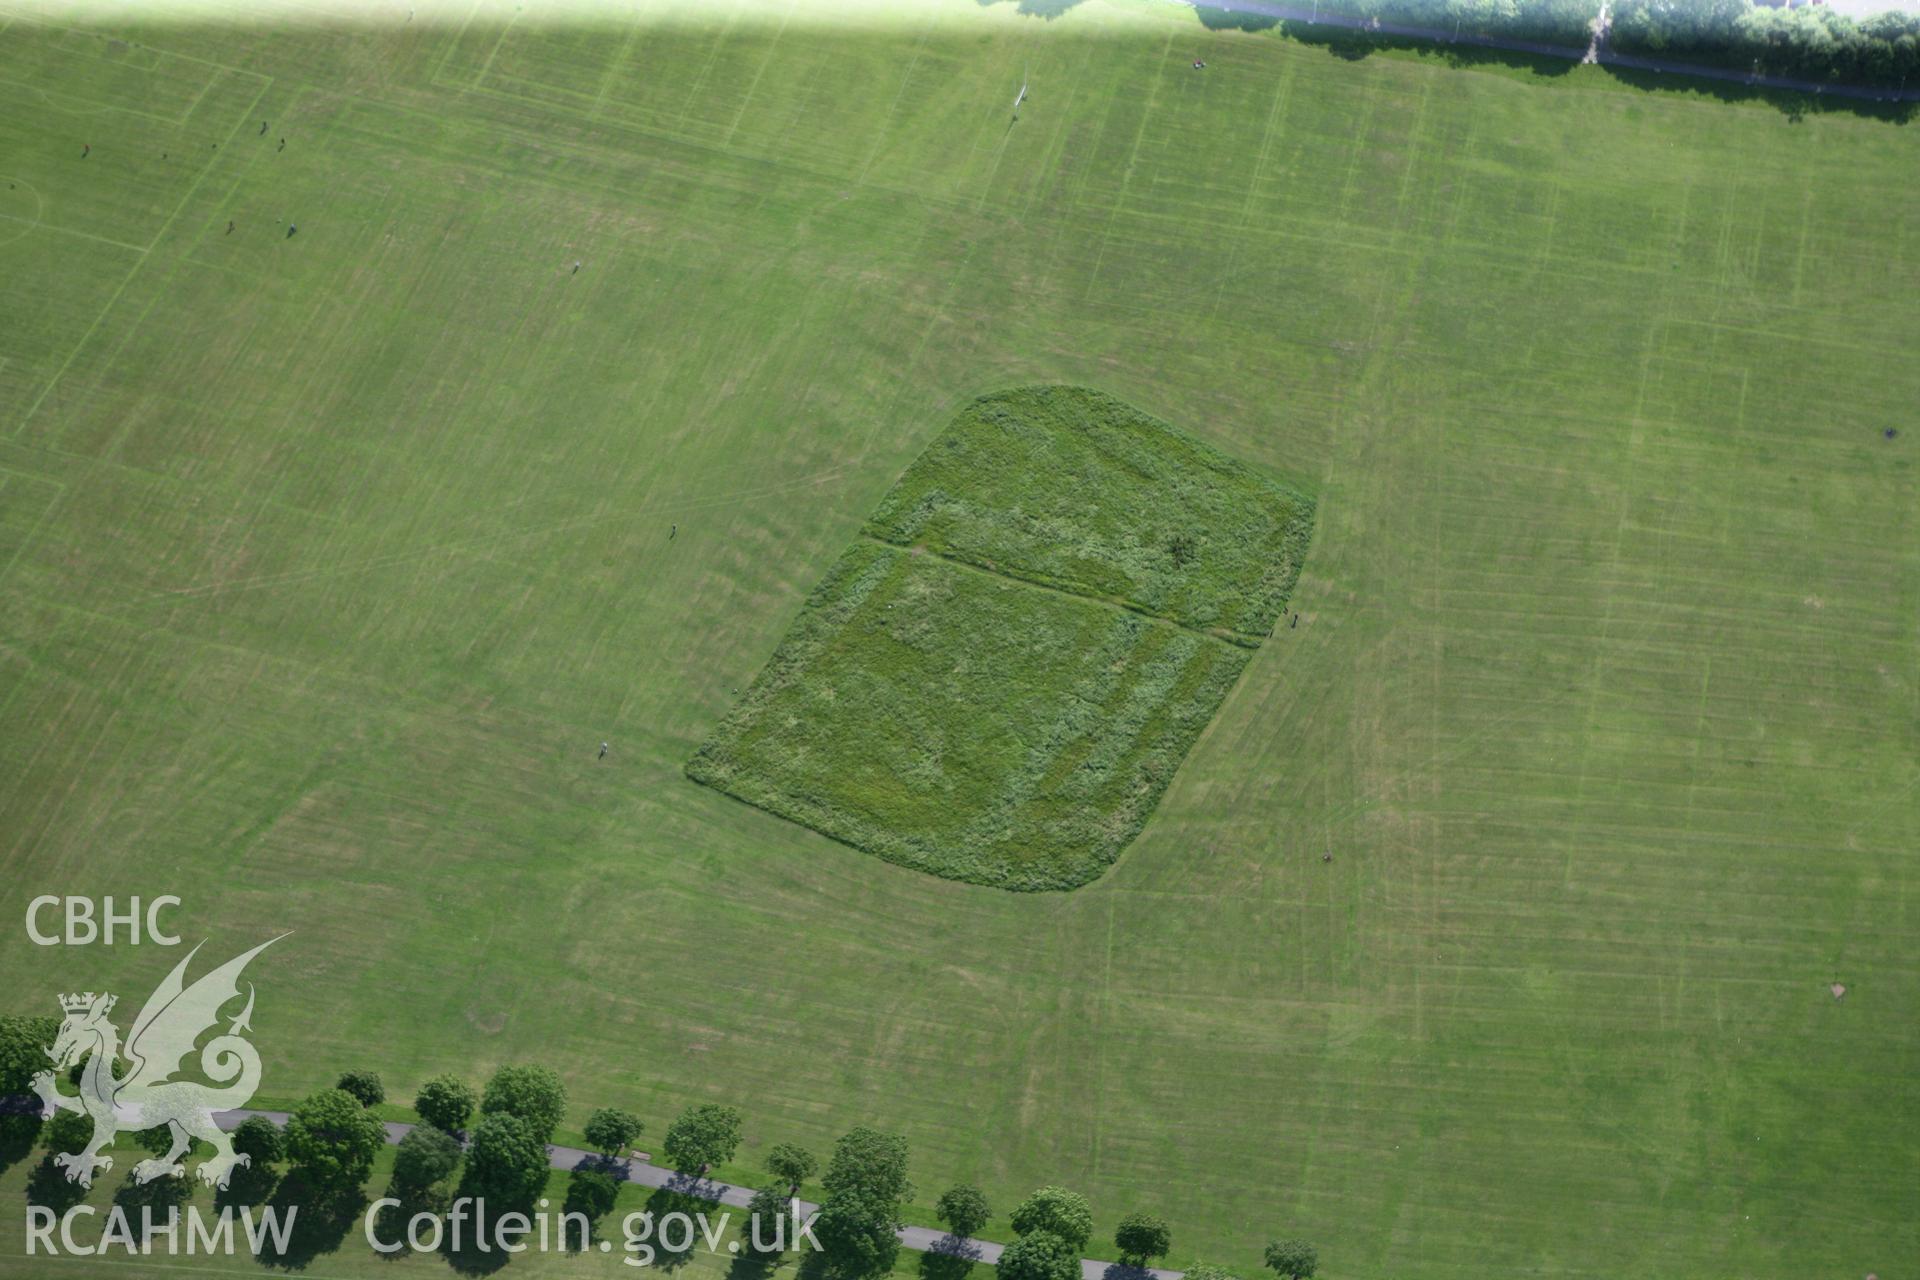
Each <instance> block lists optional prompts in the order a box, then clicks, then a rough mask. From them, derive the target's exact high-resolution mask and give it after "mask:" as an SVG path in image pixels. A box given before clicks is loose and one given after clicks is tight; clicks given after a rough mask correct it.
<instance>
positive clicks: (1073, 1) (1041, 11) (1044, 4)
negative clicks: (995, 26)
mask: <svg viewBox="0 0 1920 1280" xmlns="http://www.w3.org/2000/svg"><path fill="white" fill-rule="evenodd" d="M973 2H974V3H975V4H977V5H979V6H980V7H981V8H982V9H991V8H992V7H993V6H994V5H996V4H1004V3H1006V0H973ZM1081 3H1082V0H1013V6H1014V12H1015V13H1018V14H1019V15H1020V16H1021V17H1023V18H1039V19H1041V20H1042V21H1044V22H1052V21H1053V20H1054V19H1055V18H1057V17H1059V16H1060V15H1061V14H1063V13H1065V12H1066V11H1067V10H1069V9H1072V8H1075V7H1077V6H1078V5H1079V4H1081Z"/></svg>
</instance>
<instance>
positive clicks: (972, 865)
mask: <svg viewBox="0 0 1920 1280" xmlns="http://www.w3.org/2000/svg"><path fill="white" fill-rule="evenodd" d="M1311 521H1312V504H1311V503H1310V502H1309V501H1308V500H1307V499H1305V498H1303V497H1301V496H1300V495H1298V494H1295V493H1293V492H1291V491H1289V490H1287V489H1284V488H1282V487H1281V486H1279V485H1277V484H1275V483H1274V482H1272V481H1271V480H1268V479H1266V478H1265V477H1263V476H1261V475H1260V474H1259V473H1257V472H1255V471H1253V470H1252V469H1251V468H1248V467H1245V466H1244V465H1242V464H1240V463H1237V462H1235V461H1233V460H1232V459H1229V458H1227V457H1225V456H1224V455H1222V454H1220V453H1218V452H1217V451H1215V450H1213V449H1211V448H1209V447H1208V446H1206V445H1204V444H1202V443H1200V442H1199V441H1197V440H1194V439H1192V438H1190V437H1187V436H1184V435H1182V434H1180V433H1179V432H1177V431H1175V430H1174V429H1173V428H1171V427H1168V426H1166V425H1165V424H1163V423H1160V422H1157V421H1155V420H1154V419H1152V418H1149V417H1147V416H1146V415H1144V414H1141V413H1140V412H1139V411H1137V410H1135V409H1132V408H1131V407H1129V406H1127V405H1125V404H1123V403H1121V402H1120V401H1117V400H1114V399H1113V398H1112V397H1109V396H1104V395H1101V394H1099V393H1097V392H1092V391H1087V390H1084V389H1080V388H1060V387H1055V388H1033V389H1027V390H1021V391H1015V392H1009V393H1005V394H1002V395H995V396H989V397H985V398H983V399H981V400H978V401H975V402H974V403H972V404H971V405H969V406H967V408H966V409H965V410H964V411H962V413H961V414H960V415H959V417H958V418H957V419H956V420H955V422H954V423H953V424H952V426H950V427H949V428H948V429H947V431H945V432H944V433H942V435H941V436H940V437H939V438H938V439H936V440H935V441H934V443H933V444H932V445H931V446H930V447H929V448H928V449H927V451H926V453H925V454H923V455H922V456H921V458H920V459H919V460H918V461H917V462H915V464H914V465H913V466H912V467H911V468H909V469H908V471H907V473H906V474H905V475H904V476H903V477H902V478H901V480H900V482H899V484H898V485H896V486H895V488H894V490H893V491H892V492H891V493H890V494H888V496H887V498H886V499H885V500H884V501H883V502H882V504H881V506H880V509H879V511H877V512H876V513H875V515H874V517H873V519H872V521H871V522H870V523H869V525H868V527H867V531H866V534H865V536H863V537H861V538H860V539H859V540H858V541H856V542H855V544H854V545H853V546H852V547H851V548H849V549H848V551H847V552H846V553H845V554H844V555H843V556H842V557H841V558H840V560H839V561H838V562H837V563H836V564H835V565H834V566H833V567H832V569H830V570H829V571H828V573H827V576H826V578H825V580H824V581H822V583H821V584H820V586H819V587H818V588H817V589H816V590H815V591H814V593H813V595H812V596H811V597H810V598H809V599H808V601H807V604H806V606H805V608H804V609H803V610H802V611H801V615H800V617H799V619H798V621H796V622H795V624H794V626H793V629H792V630H791V631H790V632H789V633H788V635H787V637H786V638H785V640H784V641H783V642H782V643H781V645H780V648H779V649H778V651H777V652H776V653H775V654H774V656H773V659H772V660H771V661H770V662H769V663H768V665H767V668H766V670H764V671H763V672H762V673H761V674H760V676H759V677H758V678H757V679H756V680H755V681H754V683H753V685H752V686H751V687H750V688H749V689H748V691H747V693H746V695H745V696H744V697H743V698H742V699H741V701H740V703H739V704H738V705H737V706H736V707H735V708H734V710H733V711H732V712H731V714H729V715H728V717H727V719H726V720H725V721H724V722H723V723H722V724H721V726H720V728H719V729H718V730H717V731H716V732H715V733H714V735H713V736H712V738H711V739H710V740H709V741H708V742H707V743H706V744H705V745H703V746H702V747H701V748H700V750H699V752H698V753H697V754H696V755H695V756H694V758H693V760H692V761H690V762H689V764H688V766H687V772H688V774H689V776H691V777H692V778H693V779H694V780H696V781H698V782H702V783H705V784H707V785H709V786H712V787H716V788H718V789H720V790H722V791H725V792H727V793H728V794H730V795H733V796H735V797H737V798H739V799H741V800H745V801H747V802H748V803H750V804H754V805H758V806H760V807H761V808H764V809H767V810H770V811H771V812H774V813H777V814H780V815H782V816H784V817H787V818H791V819H793V820H794V821H796V822H800V823H803V824H805V825H806V826H809V827H812V828H814V829H815V830H817V831H821V832H823V833H825V834H827V835H830V836H833V837H835V838H837V839H840V840H843V841H845V842H847V843H849V844H852V845H854V846H856V847H858V848H861V849H865V850H867V851H869V852H872V853H876V854H878V855H880V856H881V857H884V858H886V859H888V860H890V861H893V862H898V863H901V864H903V865H906V866H911V867H916V868H919V869H920V870H923V871H928V872H932V873H933V874H935V875H941V876H946V877H949V878H952V879H957V880H966V881H971V882H973V883H976V884H986V885H995V886H998V887H1001V888H1005V889H1015V890H1042V889H1070V888H1073V887H1075V886H1077V885H1081V884H1085V883H1086V882H1087V881H1089V880H1092V879H1094V878H1095V877H1097V876H1099V875H1100V874H1101V872H1102V871H1104V870H1105V869H1106V868H1107V867H1108V866H1109V865H1110V864H1111V863H1112V862H1113V860H1114V859H1115V858H1116V857H1118V856H1119V854H1120V851H1121V850H1122V849H1124V848H1125V847H1126V845H1127V843H1128V842H1129V841H1130V840H1131V839H1132V838H1133V837H1134V835H1135V834H1137V833H1138V832H1139V830H1140V828H1141V827H1142V826H1143V825H1144V824H1145V822H1146V820H1147V818H1148V816H1149V815H1150V814H1151V813H1152V811H1153V807H1154V805H1155V804H1157V803H1158V802H1159V798H1160V796H1161V794H1162V793H1163V792H1164V791H1165V790H1166V787H1167V784H1168V783H1169V782H1170V781H1171V780H1172V777H1173V774H1174V771H1175V770H1176V769H1177V768H1178V767H1179V764H1180V761H1181V759H1182V758H1183V757H1184V756H1185V755H1186V753H1187V750H1188V748H1189V747H1190V746H1191V745H1192V744H1193V741H1194V739H1195V738H1196V737H1198V736H1199V734H1200V732H1201V730H1202V729H1204V728H1205V727H1206V724H1207V722H1208V721H1209V720H1210V719H1211V718H1212V716H1213V714H1214V712H1215V711H1216V710H1217V709H1218V707H1219V706H1220V703H1221V702H1222V700H1224V699H1225V697H1226V695H1227V693H1228V691H1229V690H1230V689H1231V688H1232V686H1233V682H1234V680H1235V679H1236V678H1237V677H1238V675H1239V673H1240V671H1241V669H1242V667H1244V666H1245V664H1246V663H1247V661H1248V659H1249V652H1248V651H1249V650H1250V649H1252V648H1255V647H1257V646H1258V644H1259V642H1260V638H1261V636H1263V635H1264V634H1265V633H1266V632H1267V631H1268V630H1269V629H1270V628H1271V626H1272V624H1273V622H1274V620H1275V619H1276V618H1277V617H1278V616H1279V615H1280V612H1281V610H1282V608H1283V607H1284V605H1285V601H1286V596H1287V592H1288V591H1290V590H1291V588H1292V586H1293V583H1294V581H1295V579H1296V578H1297V577H1298V575H1299V570H1300V558H1301V556H1302V555H1303V554H1304V551H1305V548H1306V544H1307V538H1308V534H1309V531H1310V528H1311Z"/></svg>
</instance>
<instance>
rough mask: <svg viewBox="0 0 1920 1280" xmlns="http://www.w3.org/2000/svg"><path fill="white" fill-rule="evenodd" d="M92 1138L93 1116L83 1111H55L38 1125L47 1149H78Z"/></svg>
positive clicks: (41, 1139)
mask: <svg viewBox="0 0 1920 1280" xmlns="http://www.w3.org/2000/svg"><path fill="white" fill-rule="evenodd" d="M92 1140H93V1117H92V1116H90V1115H87V1114H86V1113H85V1112H83V1111H56V1112H54V1113H53V1119H51V1120H49V1121H47V1122H46V1123H45V1124H43V1125H41V1126H40V1141H41V1142H43V1143H45V1144H46V1148H47V1150H48V1151H54V1152H59V1151H79V1150H81V1149H83V1148H84V1147H85V1146H86V1145H87V1143H88V1142H90V1141H92Z"/></svg>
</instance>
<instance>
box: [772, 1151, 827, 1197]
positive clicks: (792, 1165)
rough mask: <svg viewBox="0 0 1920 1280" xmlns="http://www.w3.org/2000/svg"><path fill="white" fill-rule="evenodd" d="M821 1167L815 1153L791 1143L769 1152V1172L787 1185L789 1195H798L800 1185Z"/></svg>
mask: <svg viewBox="0 0 1920 1280" xmlns="http://www.w3.org/2000/svg"><path fill="white" fill-rule="evenodd" d="M819 1167H820V1162H819V1161H818V1160H816V1159H814V1158H813V1152H811V1151H809V1150H807V1149H806V1148H805V1147H796V1146H794V1145H793V1144H792V1143H791V1142H783V1143H781V1144H780V1145H779V1146H777V1147H775V1148H773V1150H771V1151H769V1152H767V1172H768V1173H770V1174H772V1175H773V1176H774V1177H776V1178H778V1179H780V1181H782V1182H784V1183H786V1184H787V1194H788V1195H793V1194H795V1193H797V1192H798V1191H799V1190H800V1184H801V1183H803V1182H805V1181H806V1180H807V1179H808V1178H811V1177H812V1176H813V1174H814V1170H816V1169H818V1168H819Z"/></svg>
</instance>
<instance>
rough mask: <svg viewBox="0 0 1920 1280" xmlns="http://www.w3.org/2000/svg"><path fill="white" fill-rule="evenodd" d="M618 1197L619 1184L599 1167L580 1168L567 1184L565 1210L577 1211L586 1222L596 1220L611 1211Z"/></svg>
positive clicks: (568, 1211)
mask: <svg viewBox="0 0 1920 1280" xmlns="http://www.w3.org/2000/svg"><path fill="white" fill-rule="evenodd" d="M619 1199H620V1184H619V1183H617V1182H615V1181H614V1180H613V1178H612V1176H611V1175H610V1174H607V1173H605V1172H603V1171H602V1170H599V1169H581V1170H578V1171H577V1172H575V1173H574V1175H573V1179H572V1181H571V1182H569V1183H568V1184H567V1202H566V1205H565V1212H567V1213H577V1214H580V1215H582V1216H584V1217H585V1218H586V1220H587V1221H588V1222H598V1221H599V1220H600V1219H601V1218H604V1217H606V1216H607V1215H608V1214H609V1213H612V1212H613V1206H614V1204H615V1203H616V1202H617V1201H618V1200H619Z"/></svg>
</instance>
